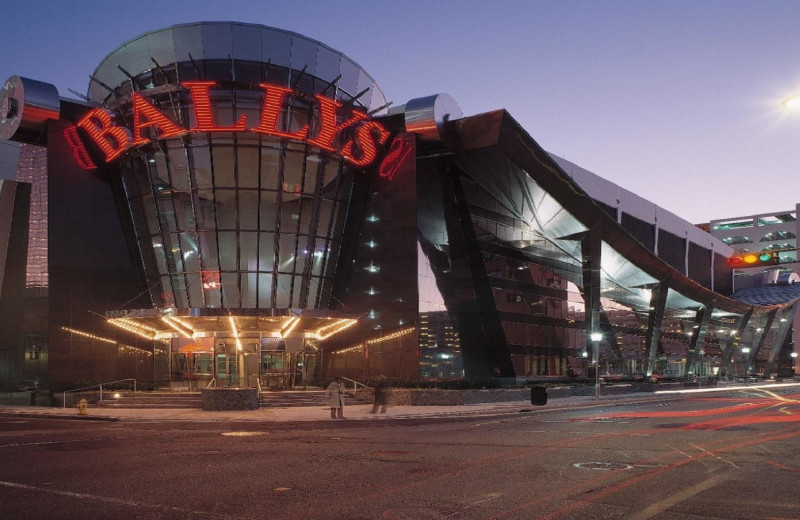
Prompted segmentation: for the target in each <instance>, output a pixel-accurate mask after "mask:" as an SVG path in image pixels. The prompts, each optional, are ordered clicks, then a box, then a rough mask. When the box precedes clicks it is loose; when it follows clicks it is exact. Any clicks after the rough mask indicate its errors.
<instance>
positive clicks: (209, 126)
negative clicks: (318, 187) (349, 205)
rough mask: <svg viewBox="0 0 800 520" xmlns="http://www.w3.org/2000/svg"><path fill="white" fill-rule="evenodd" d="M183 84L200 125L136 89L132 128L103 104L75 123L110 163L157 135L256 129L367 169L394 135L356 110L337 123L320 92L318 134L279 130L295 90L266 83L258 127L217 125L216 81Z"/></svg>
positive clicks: (331, 104) (332, 105) (243, 122)
mask: <svg viewBox="0 0 800 520" xmlns="http://www.w3.org/2000/svg"><path fill="white" fill-rule="evenodd" d="M182 85H183V86H184V87H186V88H188V89H189V91H190V92H191V95H192V100H193V110H194V115H195V118H196V126H194V127H192V128H190V129H187V128H184V127H182V126H180V125H178V124H176V123H175V122H174V121H172V120H171V119H170V118H168V117H167V116H166V115H165V114H164V113H163V112H161V111H160V110H159V109H158V108H156V106H154V105H153V104H152V103H151V102H150V101H148V100H147V99H146V98H145V97H143V96H142V95H141V94H139V93H138V92H134V93H133V95H132V111H133V130H132V132H130V131H128V129H127V128H125V127H123V126H119V125H116V124H115V123H114V121H113V116H112V113H111V112H110V111H108V110H105V109H101V108H96V109H94V110H91V111H89V112H88V113H87V114H86V115H85V116H84V117H83V118H82V119H81V120H80V121H78V123H77V125H76V126H78V127H80V128H83V129H84V130H85V131H86V132H87V133H88V134H89V137H90V138H91V139H92V141H94V142H95V144H96V145H97V147H99V148H100V150H102V152H103V154H104V155H105V161H106V162H111V161H113V160H115V159H116V158H117V157H119V156H120V155H121V154H122V153H123V152H124V151H125V150H127V149H128V148H129V147H134V146H142V145H145V144H148V143H151V142H152V141H153V140H155V139H169V138H175V137H180V136H182V135H185V134H187V133H189V132H255V133H259V134H264V135H268V136H274V137H280V138H286V139H292V140H295V141H299V142H304V143H307V144H310V145H312V146H316V147H319V148H320V149H322V150H324V151H326V152H332V153H336V154H338V155H340V156H342V157H343V158H344V160H345V161H347V162H348V163H350V164H352V165H354V166H357V167H365V166H368V165H370V164H372V163H373V162H374V161H375V159H376V158H377V156H378V151H379V149H380V147H381V146H383V145H384V144H385V143H386V142H387V141H388V139H389V136H390V135H391V134H390V133H389V131H388V130H386V129H385V128H384V127H383V126H382V125H381V124H380V123H378V122H376V121H371V120H369V119H368V116H367V114H366V113H364V112H362V111H357V110H356V111H352V112H350V113H349V114H348V116H347V119H345V120H344V121H343V122H342V123H340V124H338V125H337V124H336V119H337V110H339V109H340V108H341V106H342V105H341V103H338V102H337V101H334V100H332V99H328V98H325V97H323V96H319V95H317V96H315V99H316V101H317V106H318V114H319V115H318V125H317V127H318V128H317V133H316V135H315V136H314V137H313V138H311V137H309V135H308V134H309V131H310V129H311V126H310V124H306V125H304V126H303V127H302V128H300V129H299V130H297V131H296V132H293V133H290V132H286V131H283V130H282V129H279V127H282V126H283V121H282V119H281V114H282V113H283V112H284V110H286V111H287V112H288V109H287V105H288V101H287V98H288V96H289V95H291V94H293V93H294V90H293V89H291V88H286V87H279V86H276V85H268V84H265V83H261V84H260V85H259V86H260V87H261V89H262V90H263V91H264V102H263V105H262V108H261V115H260V119H259V122H258V126H256V127H252V128H247V118H246V116H245V115H244V114H242V115H241V116H240V117H239V119H238V121H237V122H236V124H235V125H232V126H217V125H216V124H215V122H214V117H213V110H212V105H211V93H210V89H211V87H213V86H214V85H216V83H214V82H211V81H189V82H185V83H183V84H182ZM298 95H300V94H298ZM350 127H353V129H352V131H348V132H347V133H346V135H345V130H346V129H348V128H350ZM148 128H150V129H152V130H153V131H152V132H148V134H149V136H145V135H142V134H143V132H144V130H145V129H148ZM131 134H132V135H131ZM75 135H77V136H78V137H79V138H80V137H81V136H80V135H79V134H74V135H72V136H69V137H65V139H67V143H68V144H70V143H71V144H70V146H71V147H72V149H73V151H74V153H75V154H79V155H78V156H76V160H78V161H79V164H80V161H83V164H87V165H88V164H90V161H88V158H89V156H88V154H84V152H85V149H84V150H83V152H82V151H81V149H80V148H79V147H78V146H77V145H76V142H71V141H70V140H69V139H70V138H72V137H74V136H75ZM337 140H339V142H340V143H342V144H340V145H339V149H338V150H337V147H336V144H335V143H336V142H337ZM398 146H399V145H398ZM80 154H83V155H80ZM84 155H85V157H84ZM78 157H80V159H79V158H78ZM84 159H85V160H84ZM387 168H388V166H387ZM389 172H390V170H389V169H386V168H385V169H384V170H383V173H382V175H383V176H384V177H388V178H391V177H393V174H391V173H389Z"/></svg>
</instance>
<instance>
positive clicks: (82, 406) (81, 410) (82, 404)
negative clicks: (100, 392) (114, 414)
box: [75, 399, 89, 415]
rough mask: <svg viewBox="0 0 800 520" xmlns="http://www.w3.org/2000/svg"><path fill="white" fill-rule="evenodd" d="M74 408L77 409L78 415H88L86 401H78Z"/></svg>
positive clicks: (87, 403)
mask: <svg viewBox="0 0 800 520" xmlns="http://www.w3.org/2000/svg"><path fill="white" fill-rule="evenodd" d="M75 408H77V409H78V415H89V402H88V401H87V400H86V399H81V400H80V401H78V404H76V405H75Z"/></svg>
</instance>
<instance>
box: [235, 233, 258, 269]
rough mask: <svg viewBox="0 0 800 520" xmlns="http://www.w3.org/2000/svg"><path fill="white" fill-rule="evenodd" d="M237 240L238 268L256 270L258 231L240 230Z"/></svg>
mask: <svg viewBox="0 0 800 520" xmlns="http://www.w3.org/2000/svg"><path fill="white" fill-rule="evenodd" d="M239 240H240V242H239V269H240V270H241V271H256V270H258V264H257V257H256V253H257V248H258V233H256V232H249V231H247V232H240V233H239Z"/></svg>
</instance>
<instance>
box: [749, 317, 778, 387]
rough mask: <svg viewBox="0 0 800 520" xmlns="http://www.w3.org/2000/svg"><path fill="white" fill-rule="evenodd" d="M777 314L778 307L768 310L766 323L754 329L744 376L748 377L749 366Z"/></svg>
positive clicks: (762, 344)
mask: <svg viewBox="0 0 800 520" xmlns="http://www.w3.org/2000/svg"><path fill="white" fill-rule="evenodd" d="M776 314H778V309H774V310H771V311H769V312H768V313H767V314H766V315H765V317H766V319H767V321H766V323H764V325H762V326H761V327H760V328H757V329H756V333H755V335H754V336H753V345H752V346H751V347H750V352H748V354H747V361H746V362H745V364H744V377H745V378H746V377H748V375H749V373H750V366H751V365H753V362H754V361H755V360H756V358H757V356H758V351H759V350H761V347H762V346H764V340H765V339H766V338H767V332H768V331H769V329H770V327H772V322H773V321H775V315H776Z"/></svg>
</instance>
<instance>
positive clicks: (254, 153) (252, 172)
mask: <svg viewBox="0 0 800 520" xmlns="http://www.w3.org/2000/svg"><path fill="white" fill-rule="evenodd" d="M238 152H239V162H238V164H237V165H236V166H237V169H238V173H239V187H240V188H258V161H259V159H258V148H256V147H253V146H242V145H241V144H240V145H239V147H238Z"/></svg>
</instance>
